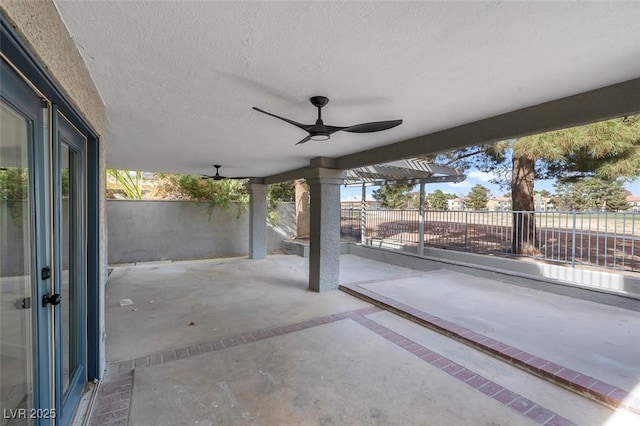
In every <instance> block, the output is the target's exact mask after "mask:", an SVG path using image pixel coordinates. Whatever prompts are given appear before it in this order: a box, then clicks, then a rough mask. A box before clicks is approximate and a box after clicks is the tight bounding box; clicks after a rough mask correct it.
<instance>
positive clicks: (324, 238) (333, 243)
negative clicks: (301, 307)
mask: <svg viewBox="0 0 640 426" xmlns="http://www.w3.org/2000/svg"><path fill="white" fill-rule="evenodd" d="M316 171H317V173H314V175H315V176H314V177H311V178H309V179H307V183H308V184H309V195H310V196H311V226H310V231H311V233H310V240H309V289H310V290H313V291H317V292H321V291H327V290H335V289H337V288H338V285H339V279H340V185H342V183H343V182H344V178H345V177H346V172H343V171H341V170H335V169H324V168H318V169H316Z"/></svg>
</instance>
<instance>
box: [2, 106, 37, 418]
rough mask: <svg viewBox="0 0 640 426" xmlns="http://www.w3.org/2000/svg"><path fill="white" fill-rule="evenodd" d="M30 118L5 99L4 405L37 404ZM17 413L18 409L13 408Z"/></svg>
mask: <svg viewBox="0 0 640 426" xmlns="http://www.w3.org/2000/svg"><path fill="white" fill-rule="evenodd" d="M30 135H31V126H30V122H29V121H28V120H27V119H25V118H24V117H23V116H21V115H20V114H18V113H17V112H15V111H14V110H13V109H12V108H11V107H10V106H8V105H6V104H4V103H3V102H0V407H2V408H3V409H4V410H5V411H4V413H5V414H6V413H9V415H5V416H2V420H0V421H1V422H2V423H1V424H3V425H4V424H6V423H7V422H8V421H10V419H6V418H5V417H11V413H12V412H10V411H9V410H18V409H27V410H28V409H30V408H31V407H32V391H33V389H32V387H33V372H32V334H31V333H32V330H31V327H32V324H31V312H32V310H31V305H32V301H31V249H32V247H31V229H32V228H31V215H30V213H29V212H30V205H29V204H30V200H29V178H30V176H29V169H28V166H29V149H28V147H29V144H30V142H31V141H30ZM13 413H16V414H14V415H17V413H18V412H16V411H14V412H13Z"/></svg>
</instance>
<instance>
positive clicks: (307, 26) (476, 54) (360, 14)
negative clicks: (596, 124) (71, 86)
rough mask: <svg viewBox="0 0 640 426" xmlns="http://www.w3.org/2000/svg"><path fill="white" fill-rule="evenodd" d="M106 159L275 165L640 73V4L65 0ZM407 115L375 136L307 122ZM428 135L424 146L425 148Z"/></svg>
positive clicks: (248, 169)
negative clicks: (308, 130) (314, 136)
mask: <svg viewBox="0 0 640 426" xmlns="http://www.w3.org/2000/svg"><path fill="white" fill-rule="evenodd" d="M55 4H56V6H57V7H58V9H59V11H60V13H61V15H62V18H63V20H64V22H65V24H66V25H67V27H68V28H69V32H70V33H71V35H72V37H73V39H74V40H75V42H76V44H77V46H78V49H79V50H80V53H81V54H82V56H83V58H84V60H85V62H86V63H87V67H88V68H89V71H90V72H91V74H92V76H93V79H94V81H95V83H96V85H97V87H98V90H99V91H100V93H101V95H102V97H103V99H104V102H105V105H106V111H107V135H106V136H107V144H108V167H114V168H124V169H144V170H148V171H172V172H181V173H194V174H195V173H209V174H211V173H212V172H213V168H212V167H211V165H212V164H214V163H215V164H221V165H222V169H221V173H222V174H224V175H226V176H257V177H261V176H266V175H271V174H274V173H278V172H283V171H287V170H291V169H295V168H299V167H304V166H306V165H308V164H309V159H311V158H313V157H318V156H325V157H337V156H340V155H345V154H350V153H356V152H359V151H362V150H365V149H369V148H372V147H377V146H381V145H387V144H390V143H393V142H398V141H402V140H406V139H409V138H412V137H416V136H420V135H424V134H428V133H432V132H434V131H438V130H443V129H446V128H450V127H452V126H456V125H460V124H464V123H468V122H471V121H475V120H479V119H482V118H486V117H490V116H493V115H496V114H500V113H505V112H509V111H512V110H514V109H518V108H522V107H526V106H530V105H535V104H539V103H542V102H545V101H549V100H553V99H556V98H560V97H564V96H568V95H572V94H575V93H579V92H583V91H587V90H591V89H594V88H598V87H602V86H606V85H609V84H613V83H617V82H621V81H625V80H629V79H632V78H636V77H639V76H640V37H638V34H640V3H639V2H626V3H618V2H589V3H585V2H579V3H577V2H562V3H547V2H544V3H542V2H507V3H503V2H412V3H406V2H336V3H332V2H142V1H137V2H67V1H59V0H56V1H55ZM313 95H325V96H328V97H329V98H330V99H331V101H330V103H329V104H328V106H327V107H325V108H324V110H323V119H324V121H325V124H330V125H337V126H343V125H351V124H356V123H361V122H367V121H376V120H389V119H396V118H402V119H404V123H403V124H402V125H401V126H399V127H396V128H394V129H391V130H388V131H384V132H380V133H374V134H350V133H344V132H339V133H336V134H334V135H333V136H332V138H331V139H330V140H328V141H324V142H314V141H311V142H309V143H307V144H304V145H299V146H294V144H295V143H296V142H297V141H298V140H300V139H301V138H302V137H304V136H305V135H306V134H305V133H304V132H303V131H302V130H300V129H297V128H295V127H293V126H291V125H289V124H287V123H284V122H282V121H279V120H276V119H274V118H271V117H268V116H265V115H263V114H260V113H258V112H256V111H253V110H252V109H251V107H252V106H257V107H260V108H262V109H265V110H267V111H270V112H272V113H275V114H278V115H282V116H285V117H288V118H290V119H293V120H296V121H300V122H303V123H309V124H310V123H313V122H314V120H315V118H316V111H315V109H314V108H313V106H312V105H311V104H310V103H309V102H308V98H309V97H310V96H313ZM427 151H429V147H428V146H425V152H427Z"/></svg>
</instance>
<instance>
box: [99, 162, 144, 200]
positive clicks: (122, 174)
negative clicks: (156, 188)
mask: <svg viewBox="0 0 640 426" xmlns="http://www.w3.org/2000/svg"><path fill="white" fill-rule="evenodd" d="M107 176H109V177H111V178H113V180H114V181H115V182H117V183H118V184H119V185H120V187H121V188H122V191H123V192H124V195H125V196H126V197H127V198H128V199H130V200H141V199H142V172H141V171H130V170H118V169H107Z"/></svg>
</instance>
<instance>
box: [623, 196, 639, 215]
mask: <svg viewBox="0 0 640 426" xmlns="http://www.w3.org/2000/svg"><path fill="white" fill-rule="evenodd" d="M626 200H627V203H629V208H628V209H627V211H629V212H633V213H638V210H640V197H638V196H636V195H627V198H626Z"/></svg>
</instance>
